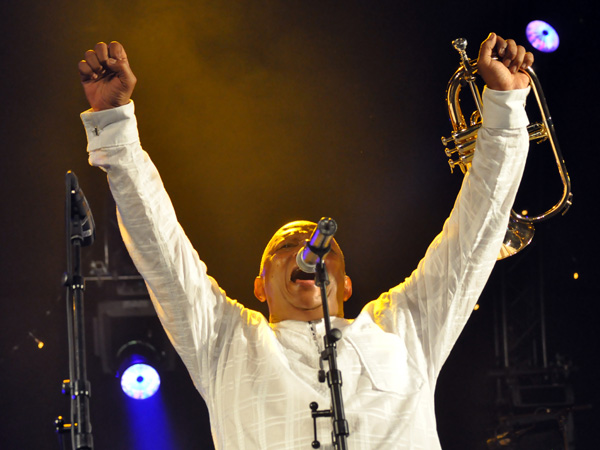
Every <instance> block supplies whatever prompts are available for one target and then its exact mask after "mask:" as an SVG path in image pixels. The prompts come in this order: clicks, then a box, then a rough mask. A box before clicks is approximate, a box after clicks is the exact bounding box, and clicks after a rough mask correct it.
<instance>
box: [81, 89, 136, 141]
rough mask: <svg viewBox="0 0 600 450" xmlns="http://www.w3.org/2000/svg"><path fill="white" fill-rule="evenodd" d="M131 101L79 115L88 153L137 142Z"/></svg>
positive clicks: (133, 108) (133, 109)
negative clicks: (115, 106)
mask: <svg viewBox="0 0 600 450" xmlns="http://www.w3.org/2000/svg"><path fill="white" fill-rule="evenodd" d="M134 113H135V107H134V104H133V100H132V101H130V102H129V103H128V104H126V105H123V106H119V107H117V108H111V109H106V110H103V111H96V112H94V111H92V110H91V109H89V110H87V111H84V112H82V113H81V121H82V122H83V125H84V127H85V132H86V134H87V139H88V148H87V150H88V152H91V151H94V150H98V149H100V148H108V147H117V146H122V145H124V144H131V143H133V142H137V141H139V135H138V130H137V120H136V118H135V114H134Z"/></svg>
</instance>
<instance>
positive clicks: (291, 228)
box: [258, 220, 317, 275]
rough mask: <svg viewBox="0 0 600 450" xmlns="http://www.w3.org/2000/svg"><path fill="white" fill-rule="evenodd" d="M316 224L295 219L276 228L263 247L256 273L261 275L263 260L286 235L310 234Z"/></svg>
mask: <svg viewBox="0 0 600 450" xmlns="http://www.w3.org/2000/svg"><path fill="white" fill-rule="evenodd" d="M316 226H317V224H316V223H314V222H311V221H309V220H295V221H293V222H289V223H286V224H285V225H284V226H282V227H281V228H280V229H279V230H277V231H276V232H275V234H274V235H273V237H271V240H270V241H269V243H268V244H267V246H266V247H265V251H264V252H263V255H262V258H261V259H260V271H259V272H258V274H259V275H262V273H263V270H264V267H265V260H266V258H267V257H268V256H269V255H270V254H271V253H273V251H274V250H275V248H277V244H279V243H280V242H281V241H283V240H284V239H285V238H286V237H287V236H290V235H292V234H304V233H308V234H309V235H310V233H312V232H313V231H314V229H315V227H316Z"/></svg>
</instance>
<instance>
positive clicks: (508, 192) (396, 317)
mask: <svg viewBox="0 0 600 450" xmlns="http://www.w3.org/2000/svg"><path fill="white" fill-rule="evenodd" d="M528 92H529V90H528V89H522V90H516V91H507V92H500V91H492V90H490V89H486V91H485V92H484V94H483V101H484V113H483V127H482V128H481V129H480V130H479V133H478V138H477V145H476V150H475V156H474V158H473V163H472V167H471V169H470V170H469V171H468V173H467V175H466V176H465V178H464V180H463V184H462V187H461V190H460V193H459V195H458V198H457V200H456V203H455V205H454V208H453V209H452V212H451V214H450V216H449V218H448V219H447V220H446V222H445V224H444V227H443V230H442V232H441V233H440V234H439V235H438V236H437V237H436V238H435V239H434V241H433V242H432V243H431V245H430V246H429V248H428V250H427V253H426V255H425V257H424V258H423V259H422V260H421V261H420V263H419V265H418V267H417V269H416V270H415V271H414V272H413V273H412V274H411V276H410V277H409V278H407V279H406V280H405V281H404V282H403V283H402V284H400V285H398V286H396V287H394V288H392V289H391V290H390V291H389V292H386V293H384V294H382V295H381V296H380V298H379V299H377V300H375V301H373V302H371V303H369V304H368V305H367V306H366V308H365V312H366V313H368V314H370V315H371V316H372V317H373V319H374V320H375V321H376V322H377V323H378V324H379V325H380V326H381V327H382V328H383V329H384V330H386V331H390V332H393V333H397V334H399V335H400V336H401V337H402V338H403V340H404V342H405V343H406V345H407V347H408V349H409V351H411V352H412V354H413V356H414V357H415V358H417V359H419V360H421V361H422V363H423V364H424V365H426V366H427V369H426V370H427V372H428V376H429V377H432V378H434V379H435V378H436V377H437V375H438V373H439V371H440V369H441V367H442V365H443V363H444V361H445V360H446V358H447V357H448V354H449V353H450V350H451V349H452V346H453V345H454V343H455V342H456V340H457V339H458V336H459V334H460V332H461V331H462V329H463V327H464V325H465V324H466V322H467V320H468V318H469V316H470V314H471V312H472V311H473V307H474V305H475V303H476V302H477V299H478V298H479V295H480V294H481V291H482V290H483V288H484V286H485V283H486V281H487V279H488V277H489V275H490V272H491V270H492V268H493V266H494V263H495V261H496V257H497V256H498V254H499V251H500V246H501V244H502V241H503V238H504V235H505V233H506V227H507V224H508V220H509V214H510V210H511V207H512V204H513V202H514V199H515V196H516V193H517V190H518V186H519V183H520V180H521V176H522V173H523V169H524V167H525V161H526V158H527V151H528V148H529V136H528V134H527V130H526V126H527V124H528V120H527V115H526V113H525V110H524V104H525V99H526V96H527V93H528Z"/></svg>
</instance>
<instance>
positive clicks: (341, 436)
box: [310, 219, 350, 450]
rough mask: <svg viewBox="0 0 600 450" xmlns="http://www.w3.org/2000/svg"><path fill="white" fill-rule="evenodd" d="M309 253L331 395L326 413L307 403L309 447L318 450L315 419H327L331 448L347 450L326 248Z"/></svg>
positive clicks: (337, 337) (337, 339) (346, 427)
mask: <svg viewBox="0 0 600 450" xmlns="http://www.w3.org/2000/svg"><path fill="white" fill-rule="evenodd" d="M330 220H331V219H330ZM311 251H313V252H315V253H316V254H317V255H318V256H319V260H318V262H317V264H316V273H315V285H316V286H318V287H319V289H320V291H321V299H322V305H323V320H324V323H325V336H324V338H323V341H324V343H325V350H323V352H322V353H321V360H322V361H325V360H327V362H328V363H329V371H328V372H327V378H326V379H327V384H328V386H329V390H330V392H331V409H330V410H318V408H319V405H318V404H317V403H316V402H312V403H311V404H310V409H311V411H312V413H311V415H312V418H313V427H314V434H315V440H314V441H313V442H312V447H313V448H319V447H320V446H321V444H320V442H319V441H318V440H317V418H319V417H331V418H332V425H333V431H332V432H331V439H332V442H333V447H334V448H335V449H337V450H347V449H348V440H347V438H348V436H349V435H350V431H349V430H348V421H347V420H346V417H345V414H344V402H343V399H342V372H341V371H340V370H339V369H338V367H337V349H336V342H337V341H339V340H340V339H341V338H342V332H341V331H340V330H338V329H337V328H333V329H332V328H331V319H330V318H329V303H327V290H326V288H327V285H328V284H329V276H328V275H327V269H326V268H325V262H324V260H323V258H324V256H325V254H327V252H328V251H329V247H327V248H325V249H316V248H314V247H312V248H311ZM319 381H320V382H322V383H323V382H325V378H324V377H322V376H319Z"/></svg>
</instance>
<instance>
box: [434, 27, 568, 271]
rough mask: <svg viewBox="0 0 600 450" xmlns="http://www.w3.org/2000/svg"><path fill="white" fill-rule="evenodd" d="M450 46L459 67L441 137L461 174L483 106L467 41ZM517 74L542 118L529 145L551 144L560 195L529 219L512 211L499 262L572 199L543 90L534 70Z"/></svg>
mask: <svg viewBox="0 0 600 450" xmlns="http://www.w3.org/2000/svg"><path fill="white" fill-rule="evenodd" d="M452 45H453V46H454V48H455V49H456V51H458V53H459V55H460V59H461V63H460V66H459V68H458V70H457V71H456V72H455V73H454V75H453V76H452V78H450V81H449V82H448V87H447V89H446V103H447V105H448V114H449V115H450V122H451V123H452V128H453V130H454V131H453V132H452V134H451V136H450V137H448V138H446V137H443V138H442V143H443V144H444V145H445V146H448V145H449V144H454V146H453V147H451V148H449V147H446V149H445V152H446V156H448V157H449V158H450V159H449V160H448V164H449V165H450V171H451V172H453V171H454V168H455V167H456V166H458V167H459V168H460V169H461V171H462V172H463V174H464V173H466V172H467V170H469V167H470V166H471V161H472V159H473V154H474V151H475V142H476V139H477V131H478V130H479V128H480V127H481V118H482V114H481V113H482V110H483V105H482V101H481V96H480V94H479V89H478V87H477V84H476V83H475V80H476V76H475V75H476V74H477V61H473V60H470V59H469V58H468V57H467V53H466V48H467V40H466V39H463V38H459V39H455V40H454V41H452ZM520 70H521V72H524V73H525V74H526V75H527V76H528V77H529V79H530V81H531V82H530V85H531V90H532V91H533V93H534V95H535V98H536V100H537V104H538V106H539V109H540V115H541V121H540V122H537V123H533V124H530V125H529V126H528V127H527V131H528V133H529V140H530V142H531V141H535V142H537V143H541V142H544V141H548V142H549V143H550V146H551V147H552V151H553V153H554V159H555V161H556V166H557V169H558V173H559V175H560V178H561V181H562V184H563V193H562V196H561V198H560V200H559V201H558V203H556V204H555V205H554V206H553V207H552V208H550V209H549V210H547V211H546V212H544V213H542V214H539V215H533V216H530V215H527V214H526V213H524V215H521V214H519V213H517V212H515V210H514V208H513V209H512V210H511V213H510V219H509V223H508V228H507V232H506V235H505V237H504V242H503V244H502V248H501V250H500V254H499V255H498V259H499V260H500V259H504V258H507V257H509V256H512V255H514V254H515V253H518V252H519V251H521V250H522V249H524V248H525V247H526V246H527V245H529V243H530V242H531V240H532V239H533V235H534V232H535V228H534V226H533V224H534V223H536V222H541V221H544V220H547V219H549V218H551V217H553V216H555V215H556V214H558V213H559V212H562V214H563V215H564V214H565V213H566V212H567V210H568V209H569V207H570V206H571V204H572V199H573V194H572V192H571V180H570V179H569V174H568V173H567V168H566V166H565V162H564V160H563V157H562V154H561V152H560V147H559V145H558V140H557V138H556V131H555V129H554V124H553V122H552V118H551V116H550V111H549V110H548V105H547V103H546V98H545V97H544V92H543V90H542V86H541V84H540V82H539V80H538V77H537V75H536V74H535V72H534V71H533V69H531V68H527V69H520ZM465 85H468V86H469V88H470V90H471V94H472V96H473V100H474V102H475V106H476V110H475V111H473V113H472V114H471V117H470V119H469V123H468V124H467V122H466V120H465V118H464V115H463V113H462V110H461V108H460V99H459V96H460V92H461V89H462V88H463V87H464V86H465Z"/></svg>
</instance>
